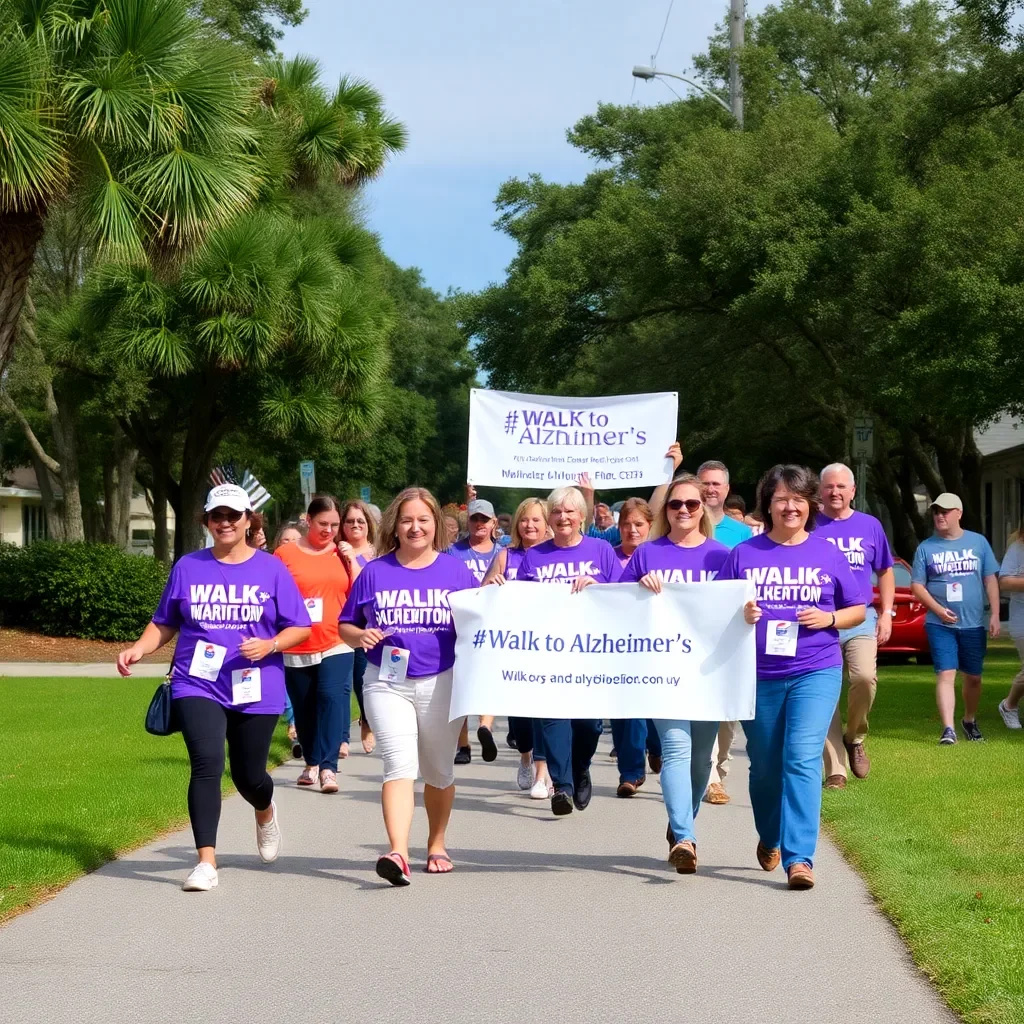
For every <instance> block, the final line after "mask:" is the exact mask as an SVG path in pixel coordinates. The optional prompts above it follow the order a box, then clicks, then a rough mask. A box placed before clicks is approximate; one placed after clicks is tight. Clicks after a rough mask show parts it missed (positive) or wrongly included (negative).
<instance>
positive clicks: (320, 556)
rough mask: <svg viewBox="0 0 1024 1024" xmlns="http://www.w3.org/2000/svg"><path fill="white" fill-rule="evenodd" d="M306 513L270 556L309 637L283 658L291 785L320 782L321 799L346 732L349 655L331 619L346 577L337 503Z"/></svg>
mask: <svg viewBox="0 0 1024 1024" xmlns="http://www.w3.org/2000/svg"><path fill="white" fill-rule="evenodd" d="M306 515H307V518H308V521H309V530H308V532H307V533H306V535H305V536H304V537H301V538H300V539H299V540H298V541H297V542H296V543H294V544H284V545H282V546H281V547H279V548H278V549H277V551H275V552H274V554H275V556H276V557H277V558H280V559H281V561H282V562H284V564H285V565H286V566H287V567H288V571H289V572H290V573H291V574H292V578H293V579H294V580H295V582H296V584H297V585H298V588H299V592H300V593H301V594H302V598H303V600H304V601H305V603H306V610H307V611H308V612H309V617H310V619H311V620H312V622H313V631H312V633H311V634H310V636H309V639H308V640H306V641H305V642H304V643H301V644H299V645H298V646H296V647H293V648H291V650H290V651H289V652H288V655H287V657H286V658H285V663H284V666H285V667H284V676H285V686H286V687H287V688H288V696H289V698H290V699H291V702H292V708H293V709H294V711H295V728H296V730H297V731H298V734H299V743H301V744H302V750H303V753H304V754H305V758H306V767H305V769H303V771H302V774H301V775H299V778H298V784H299V785H300V786H315V785H316V784H317V782H318V781H319V783H320V791H321V792H322V793H337V792H338V777H337V775H338V749H339V747H340V746H341V742H342V739H343V737H344V736H345V734H346V733H347V732H348V725H349V717H350V715H351V709H350V703H349V702H350V700H351V696H350V695H351V692H352V663H353V660H354V657H355V656H354V654H353V652H352V648H351V647H349V646H348V645H347V644H345V643H343V642H342V640H341V638H340V637H339V636H338V616H339V615H340V614H341V609H342V608H343V607H344V604H345V599H346V597H348V591H349V588H350V587H351V585H352V575H351V572H350V570H349V568H348V566H347V565H346V563H345V561H344V559H343V558H342V557H341V556H340V554H339V553H338V548H337V546H336V541H337V537H338V530H339V528H340V526H341V508H340V506H339V504H338V501H337V499H335V498H332V497H330V496H328V495H323V496H320V497H316V498H314V499H313V500H312V502H310V505H309V508H308V510H307V512H306Z"/></svg>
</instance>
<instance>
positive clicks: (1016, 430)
mask: <svg viewBox="0 0 1024 1024" xmlns="http://www.w3.org/2000/svg"><path fill="white" fill-rule="evenodd" d="M974 441H975V444H977V446H978V451H980V452H981V454H982V455H995V454H997V453H998V452H1002V451H1006V450H1007V449H1008V448H1016V447H1018V446H1019V445H1022V444H1024V422H1022V421H1021V420H1020V419H1019V418H1018V417H1016V416H1010V415H1008V414H1006V413H1004V414H1003V415H1002V416H1000V417H999V419H997V420H994V421H993V422H992V423H990V424H989V425H988V426H987V427H985V429H984V430H979V431H978V432H977V434H975V435H974Z"/></svg>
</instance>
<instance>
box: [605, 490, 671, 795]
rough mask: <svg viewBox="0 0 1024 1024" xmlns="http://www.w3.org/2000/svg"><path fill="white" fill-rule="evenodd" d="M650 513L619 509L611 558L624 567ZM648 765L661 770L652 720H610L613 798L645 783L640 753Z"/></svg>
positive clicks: (636, 503) (627, 505) (640, 506)
mask: <svg viewBox="0 0 1024 1024" xmlns="http://www.w3.org/2000/svg"><path fill="white" fill-rule="evenodd" d="M653 524H654V513H653V512H652V511H651V506H650V505H648V504H647V502H646V501H644V500H643V498H627V499H626V500H625V501H624V502H623V503H622V508H621V509H620V510H619V536H620V537H621V538H622V539H621V542H620V543H619V544H616V545H615V549H614V550H615V557H616V558H617V559H618V560H619V564H620V565H621V566H622V567H623V568H625V567H626V565H627V564H628V563H629V560H630V559H631V558H632V557H633V552H634V551H636V550H637V549H638V548H639V547H640V546H641V545H642V544H644V543H646V541H647V538H648V537H649V536H650V533H651V527H652V525H653ZM645 752H646V753H647V756H648V759H649V760H650V763H651V771H652V772H653V773H654V774H655V775H657V774H658V772H660V771H661V740H660V739H659V738H658V730H657V729H655V727H654V721H653V720H652V719H648V718H613V719H612V754H613V756H614V757H615V760H616V763H617V765H618V768H619V788H618V789H617V790H616V791H615V795H616V796H620V797H631V796H633V795H634V794H635V793H636V791H637V790H638V789H639V788H640V787H641V786H642V785H643V784H644V783H645V782H646V781H647V772H646V770H645V766H644V753H645Z"/></svg>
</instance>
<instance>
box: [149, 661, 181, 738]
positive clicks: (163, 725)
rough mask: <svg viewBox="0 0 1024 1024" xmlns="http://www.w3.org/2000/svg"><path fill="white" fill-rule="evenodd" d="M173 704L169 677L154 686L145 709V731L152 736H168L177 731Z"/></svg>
mask: <svg viewBox="0 0 1024 1024" xmlns="http://www.w3.org/2000/svg"><path fill="white" fill-rule="evenodd" d="M174 719H175V715H174V704H173V703H172V702H171V677H170V675H168V676H167V678H166V679H164V680H163V682H162V683H161V684H160V685H159V686H158V687H157V688H156V693H154V694H153V699H152V700H151V701H150V702H149V708H148V710H147V711H146V732H148V733H151V734H152V735H153V736H170V735H172V734H173V733H176V732H177V731H178V725H177V723H176V722H175V720H174Z"/></svg>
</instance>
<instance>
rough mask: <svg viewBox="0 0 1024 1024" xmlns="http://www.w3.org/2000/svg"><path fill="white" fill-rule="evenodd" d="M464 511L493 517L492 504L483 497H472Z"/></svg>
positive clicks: (472, 514) (489, 517)
mask: <svg viewBox="0 0 1024 1024" xmlns="http://www.w3.org/2000/svg"><path fill="white" fill-rule="evenodd" d="M466 512H468V513H469V515H471V516H487V518H488V519H493V518H494V506H493V505H492V504H491V503H490V502H489V501H486V500H485V499H484V498H474V499H473V500H472V501H471V502H470V503H469V505H468V506H467V507H466Z"/></svg>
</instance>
